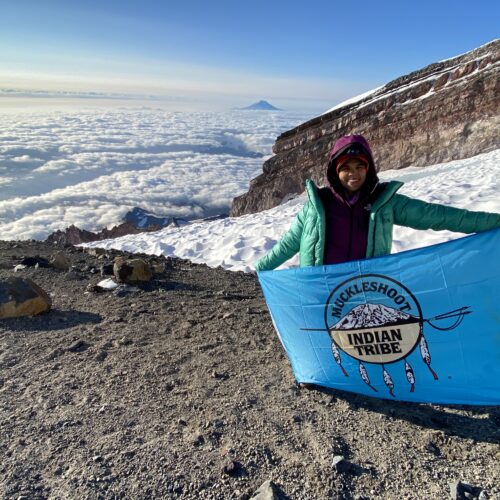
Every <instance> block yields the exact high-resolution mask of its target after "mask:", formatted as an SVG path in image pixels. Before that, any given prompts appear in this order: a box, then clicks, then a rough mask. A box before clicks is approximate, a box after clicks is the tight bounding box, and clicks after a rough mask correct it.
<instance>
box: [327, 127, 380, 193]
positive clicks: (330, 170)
mask: <svg viewBox="0 0 500 500" xmlns="http://www.w3.org/2000/svg"><path fill="white" fill-rule="evenodd" d="M353 144H356V145H358V146H359V147H360V148H361V150H362V151H363V153H364V154H365V156H366V157H367V158H368V162H369V164H368V172H367V176H366V182H365V185H364V186H363V189H362V190H363V191H364V192H370V191H371V190H372V189H373V188H374V187H375V186H376V185H377V183H378V177H377V170H378V169H377V168H376V166H375V162H374V161H373V154H372V150H371V149H370V145H369V144H368V141H367V140H366V139H365V138H364V137H363V136H362V135H346V136H344V137H341V138H340V139H338V140H337V141H335V144H334V145H333V148H332V149H331V151H330V154H329V155H328V164H327V167H326V183H327V185H328V186H329V187H330V188H332V189H333V190H334V191H335V192H336V193H337V194H339V195H341V196H342V195H343V189H342V186H341V184H340V180H339V176H338V174H337V170H336V168H335V161H336V159H337V158H339V157H340V156H342V154H343V153H344V152H345V151H346V150H347V149H349V147H350V146H352V145H353Z"/></svg>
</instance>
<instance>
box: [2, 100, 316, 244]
mask: <svg viewBox="0 0 500 500" xmlns="http://www.w3.org/2000/svg"><path fill="white" fill-rule="evenodd" d="M309 118H311V116H307V115H306V114H305V113H292V112H265V111H240V110H234V111H227V112H198V113H196V112H172V111H165V110H161V109H153V108H146V107H142V108H138V109H128V108H123V109H109V110H100V109H95V108H93V109H87V110H81V109H80V110H62V111H61V110H58V111H45V110H44V111H34V112H22V113H21V112H20V113H15V112H9V113H0V239H3V240H14V239H29V238H33V239H45V238H46V237H47V236H48V235H49V234H50V233H52V232H53V231H55V230H57V229H65V228H66V227H68V226H70V225H71V224H75V225H76V226H78V227H80V228H82V229H88V230H99V229H102V228H103V227H111V226H113V225H116V224H119V223H120V222H121V221H122V219H123V216H124V215H125V213H126V212H127V211H129V210H130V209H132V208H134V207H141V208H144V209H145V210H148V211H151V212H154V213H156V214H158V215H163V216H176V217H183V218H187V219H197V218H202V217H207V216H211V215H216V214H220V213H224V212H226V213H227V212H228V211H229V207H230V205H231V202H232V199H233V198H234V197H235V196H237V195H238V194H241V193H243V192H245V191H247V189H248V183H249V181H250V179H252V178H253V177H255V176H256V175H258V174H259V173H260V172H261V171H262V164H263V162H264V161H265V159H266V158H267V157H269V156H270V155H271V148H272V145H273V143H274V141H275V139H276V137H277V136H278V135H279V134H280V133H282V132H284V131H285V130H288V129H290V128H292V127H293V126H295V125H297V124H299V123H302V122H303V121H305V120H307V119H309Z"/></svg>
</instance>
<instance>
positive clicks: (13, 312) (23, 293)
mask: <svg viewBox="0 0 500 500" xmlns="http://www.w3.org/2000/svg"><path fill="white" fill-rule="evenodd" d="M51 306H52V301H51V299H50V297H49V295H48V294H47V292H45V290H43V289H42V288H41V287H39V286H38V285H37V284H36V283H34V282H33V281H32V280H30V279H29V278H8V279H7V280H5V281H0V318H1V319H3V318H15V317H19V316H34V315H37V314H42V313H44V312H47V311H49V310H50V308H51Z"/></svg>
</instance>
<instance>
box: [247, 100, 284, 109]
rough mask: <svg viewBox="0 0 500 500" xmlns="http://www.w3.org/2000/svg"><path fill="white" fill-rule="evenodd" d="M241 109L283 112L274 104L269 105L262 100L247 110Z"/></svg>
mask: <svg viewBox="0 0 500 500" xmlns="http://www.w3.org/2000/svg"><path fill="white" fill-rule="evenodd" d="M241 109H257V110H264V111H281V110H280V108H276V107H275V106H273V105H272V104H269V103H268V102H267V101H264V100H261V101H258V102H254V103H253V104H251V105H250V106H247V107H246V108H241Z"/></svg>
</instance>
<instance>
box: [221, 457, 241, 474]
mask: <svg viewBox="0 0 500 500" xmlns="http://www.w3.org/2000/svg"><path fill="white" fill-rule="evenodd" d="M238 467H239V466H238V462H235V461H234V460H227V461H226V462H225V463H224V464H223V465H222V472H224V474H227V475H228V476H234V475H235V474H236V473H237V472H238Z"/></svg>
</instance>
